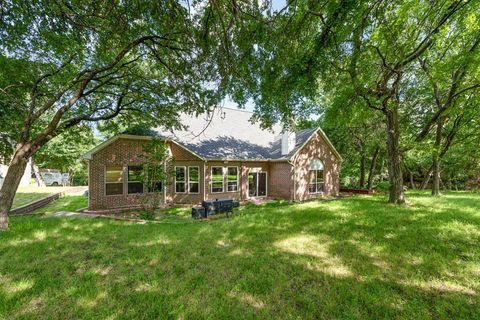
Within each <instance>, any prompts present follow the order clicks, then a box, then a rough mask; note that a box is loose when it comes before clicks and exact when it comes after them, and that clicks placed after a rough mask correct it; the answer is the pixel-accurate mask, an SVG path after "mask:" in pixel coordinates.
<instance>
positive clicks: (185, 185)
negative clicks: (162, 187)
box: [175, 166, 200, 193]
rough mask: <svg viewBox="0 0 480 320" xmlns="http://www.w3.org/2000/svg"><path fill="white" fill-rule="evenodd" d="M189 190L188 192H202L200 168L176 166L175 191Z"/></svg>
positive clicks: (183, 191) (184, 191) (185, 191)
mask: <svg viewBox="0 0 480 320" xmlns="http://www.w3.org/2000/svg"><path fill="white" fill-rule="evenodd" d="M187 168H188V171H187ZM187 173H188V174H187ZM187 191H188V193H199V192H200V168H199V167H198V166H194V167H175V192H176V193H187Z"/></svg>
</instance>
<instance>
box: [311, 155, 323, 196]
mask: <svg viewBox="0 0 480 320" xmlns="http://www.w3.org/2000/svg"><path fill="white" fill-rule="evenodd" d="M323 185H324V177H323V162H322V161H320V160H319V159H313V160H312V161H311V162H310V170H309V172H308V192H309V193H320V192H323Z"/></svg>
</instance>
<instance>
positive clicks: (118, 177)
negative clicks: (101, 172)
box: [105, 166, 123, 196]
mask: <svg viewBox="0 0 480 320" xmlns="http://www.w3.org/2000/svg"><path fill="white" fill-rule="evenodd" d="M105 194H106V195H107V196H111V195H116V194H123V168H122V167H114V166H107V167H105Z"/></svg>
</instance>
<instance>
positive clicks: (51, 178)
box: [40, 172, 63, 186]
mask: <svg viewBox="0 0 480 320" xmlns="http://www.w3.org/2000/svg"><path fill="white" fill-rule="evenodd" d="M40 174H41V175H42V178H43V181H45V184H46V185H47V186H61V185H62V182H63V176H62V174H61V173H60V172H41V173H40Z"/></svg>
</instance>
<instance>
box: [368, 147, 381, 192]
mask: <svg viewBox="0 0 480 320" xmlns="http://www.w3.org/2000/svg"><path fill="white" fill-rule="evenodd" d="M379 153H380V147H378V146H377V147H376V148H375V152H374V153H373V157H372V162H370V170H369V172H368V190H371V189H372V185H373V175H374V174H375V167H376V165H377V159H378V154H379Z"/></svg>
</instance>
